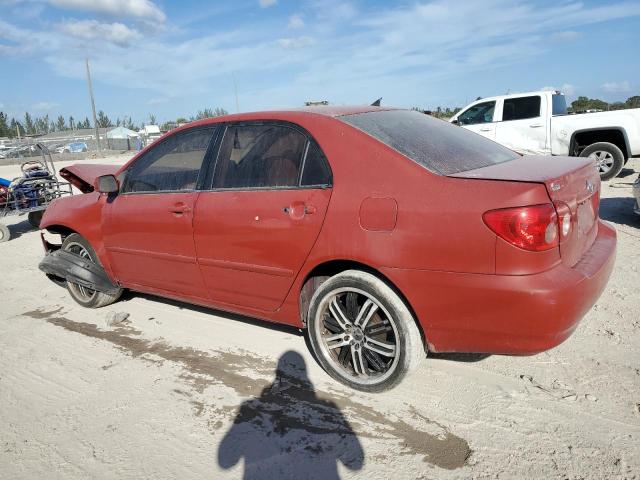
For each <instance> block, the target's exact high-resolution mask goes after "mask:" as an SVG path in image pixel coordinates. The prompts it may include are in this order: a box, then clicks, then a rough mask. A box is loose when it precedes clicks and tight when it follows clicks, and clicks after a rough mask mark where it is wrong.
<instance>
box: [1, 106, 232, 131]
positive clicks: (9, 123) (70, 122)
mask: <svg viewBox="0 0 640 480" xmlns="http://www.w3.org/2000/svg"><path fill="white" fill-rule="evenodd" d="M227 113H229V112H227V111H226V110H225V109H224V108H220V107H216V108H205V109H204V110H199V111H198V112H197V113H196V114H195V115H192V116H190V117H189V118H188V119H187V118H185V117H179V118H177V119H176V120H175V121H173V122H165V123H164V124H163V125H162V128H163V129H167V130H168V129H170V128H173V127H174V126H175V125H176V124H181V123H187V122H190V121H194V120H201V119H203V118H210V117H219V116H221V115H227ZM96 120H97V122H96V123H97V124H98V127H99V128H109V127H120V126H122V127H125V128H128V129H130V130H134V131H137V130H138V129H139V128H142V126H143V125H145V124H147V125H149V124H150V125H155V124H156V121H157V119H156V116H155V115H154V114H149V122H148V123H146V122H142V123H140V124H137V123H135V122H134V121H133V120H132V118H131V117H130V116H125V117H123V118H122V119H121V118H120V117H118V118H116V120H115V121H113V120H111V119H110V118H109V116H108V115H107V114H106V113H105V112H104V111H102V110H100V111H99V112H98V115H97V116H96ZM83 128H93V124H92V122H90V121H89V117H85V118H84V120H82V119H80V120H77V119H75V118H73V116H69V117H68V118H66V117H64V116H62V115H58V117H57V118H49V115H48V114H46V115H43V116H41V117H36V116H33V115H31V114H30V113H29V112H26V113H25V114H24V118H23V119H20V118H18V119H16V118H13V117H12V118H9V117H8V115H6V114H5V113H4V112H1V111H0V137H9V138H17V137H18V132H19V136H20V137H23V136H25V135H44V134H47V133H52V132H65V131H71V130H79V129H83Z"/></svg>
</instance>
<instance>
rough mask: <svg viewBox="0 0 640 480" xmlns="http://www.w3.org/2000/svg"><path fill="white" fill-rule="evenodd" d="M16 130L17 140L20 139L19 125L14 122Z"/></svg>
mask: <svg viewBox="0 0 640 480" xmlns="http://www.w3.org/2000/svg"><path fill="white" fill-rule="evenodd" d="M16 132H17V133H18V141H20V126H19V125H18V123H16Z"/></svg>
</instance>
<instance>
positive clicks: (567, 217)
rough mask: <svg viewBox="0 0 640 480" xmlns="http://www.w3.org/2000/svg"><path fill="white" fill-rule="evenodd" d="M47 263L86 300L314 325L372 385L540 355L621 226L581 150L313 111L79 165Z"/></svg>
mask: <svg viewBox="0 0 640 480" xmlns="http://www.w3.org/2000/svg"><path fill="white" fill-rule="evenodd" d="M62 174H63V176H65V178H67V179H68V180H69V181H71V182H72V183H74V184H75V185H76V186H77V187H79V188H80V189H81V190H82V191H83V192H85V194H84V195H76V196H74V197H70V198H62V199H59V200H57V201H55V202H54V203H53V204H52V205H51V206H50V207H49V209H48V210H47V212H46V214H45V215H44V218H43V219H42V224H41V226H42V228H45V229H47V230H48V231H49V232H51V233H55V234H59V235H60V236H61V241H60V242H59V243H58V244H55V242H46V241H45V247H46V249H47V255H46V257H45V259H44V260H43V261H42V263H41V265H40V268H41V269H42V270H43V271H44V272H46V273H47V274H48V275H49V276H50V277H52V278H54V279H57V280H59V281H65V282H66V285H67V287H68V290H69V293H70V294H71V296H72V297H73V298H74V299H75V300H76V301H77V302H78V303H80V304H81V305H84V306H86V307H92V308H94V307H101V306H104V305H108V304H110V303H112V302H115V301H116V300H117V299H118V297H119V296H120V294H121V292H122V289H125V288H126V289H131V290H136V291H140V292H148V293H152V294H156V295H160V296H163V297H170V298H175V299H179V300H183V301H186V302H191V303H194V304H199V305H207V306H210V307H214V308H217V309H222V310H227V311H232V312H238V313H241V314H245V315H250V316H254V317H259V318H263V319H265V320H269V321H272V322H277V323H283V324H288V325H293V326H296V327H302V328H306V330H307V332H308V335H309V339H310V343H311V345H312V347H313V350H314V353H315V356H316V358H317V359H318V361H319V362H320V364H321V365H322V366H323V367H324V368H325V370H326V371H327V373H329V375H331V376H332V377H334V378H335V379H337V380H339V381H341V382H343V383H345V384H348V385H350V386H352V387H353V388H357V389H361V390H365V391H381V390H385V389H388V388H391V387H392V386H394V385H396V384H397V383H398V382H399V381H400V380H401V379H402V378H403V377H404V376H405V375H406V374H407V373H408V372H410V371H411V370H412V369H414V368H415V367H416V366H417V365H418V364H419V362H420V361H421V360H422V359H423V358H424V357H425V353H426V352H427V351H431V352H489V353H506V354H531V353H536V352H540V351H542V350H546V349H549V348H552V347H554V346H555V345H558V344H559V343H561V342H562V341H564V340H565V339H566V338H567V337H569V335H571V333H572V332H573V330H574V329H575V328H576V325H577V323H578V321H579V320H580V319H581V318H582V317H583V316H584V315H585V313H586V312H587V311H588V310H589V308H590V307H591V306H592V305H593V304H594V302H595V301H596V300H597V299H598V296H599V295H600V294H601V292H602V290H603V289H604V287H605V285H606V283H607V280H608V278H609V276H610V274H611V270H612V268H613V263H614V258H615V250H616V234H615V231H614V230H613V229H612V228H611V227H610V226H608V225H607V224H606V223H604V222H602V221H601V220H599V218H598V203H599V190H600V180H599V178H598V174H597V172H596V169H595V168H594V167H593V165H592V162H591V160H589V159H586V158H569V157H567V158H562V157H527V156H524V157H523V156H520V155H518V154H516V153H514V152H512V151H511V150H508V149H506V148H504V147H502V146H500V145H498V144H497V143H494V142H491V141H489V140H486V139H484V138H483V137H481V136H479V135H476V134H474V133H471V132H469V131H467V130H464V129H462V128H459V127H456V126H452V125H449V124H447V123H445V122H442V121H439V120H436V119H433V118H431V117H429V116H427V115H423V114H420V113H416V112H411V111H406V110H396V109H388V108H377V107H365V108H333V107H329V108H316V109H309V110H300V111H281V112H263V113H251V114H239V115H229V116H225V117H219V118H215V119H208V120H203V121H200V122H195V123H192V124H189V125H187V126H185V127H182V128H179V129H176V130H174V131H172V132H170V133H169V134H167V135H165V136H164V137H163V138H162V139H160V140H159V141H157V142H156V143H154V144H153V145H151V146H150V147H149V148H147V149H145V150H143V151H142V152H140V154H138V155H137V156H136V157H135V158H133V159H132V160H131V161H130V162H129V163H128V164H126V165H124V166H123V167H110V166H105V165H84V166H81V165H76V166H73V167H68V168H67V169H65V170H63V172H62Z"/></svg>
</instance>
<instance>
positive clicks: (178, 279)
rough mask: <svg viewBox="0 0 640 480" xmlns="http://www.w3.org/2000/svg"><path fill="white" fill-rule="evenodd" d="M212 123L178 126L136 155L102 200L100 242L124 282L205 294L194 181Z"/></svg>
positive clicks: (199, 296)
mask: <svg viewBox="0 0 640 480" xmlns="http://www.w3.org/2000/svg"><path fill="white" fill-rule="evenodd" d="M214 131H215V128H198V129H192V130H186V131H183V132H179V133H177V134H175V135H172V136H170V137H168V138H167V139H165V140H163V141H161V142H160V143H158V144H157V145H155V146H154V147H153V148H152V149H151V150H150V151H149V152H147V153H146V154H145V155H144V156H142V157H140V158H139V159H137V160H136V161H135V162H134V163H133V164H132V165H131V167H130V168H129V169H128V170H127V171H126V173H125V175H124V180H123V184H122V185H121V188H120V192H119V194H118V195H117V196H116V197H115V198H113V199H112V201H110V202H109V203H108V204H107V205H106V206H105V215H104V224H103V232H104V243H105V247H106V250H107V255H108V257H109V260H110V263H111V266H112V269H113V270H114V272H115V274H116V277H117V278H118V280H120V281H121V282H122V283H123V284H124V285H125V286H129V287H134V288H135V287H142V289H145V287H146V288H151V289H153V290H161V291H163V292H166V293H168V294H177V295H178V296H184V297H191V298H196V299H206V298H207V293H206V290H205V288H204V284H203V282H202V277H201V275H200V270H199V268H198V264H197V262H196V254H195V247H194V244H193V227H192V220H193V211H194V206H195V199H196V197H197V190H196V186H197V182H198V177H199V173H200V170H201V166H202V163H203V160H204V158H205V156H206V153H207V149H208V148H209V144H210V143H211V139H212V138H213V134H214Z"/></svg>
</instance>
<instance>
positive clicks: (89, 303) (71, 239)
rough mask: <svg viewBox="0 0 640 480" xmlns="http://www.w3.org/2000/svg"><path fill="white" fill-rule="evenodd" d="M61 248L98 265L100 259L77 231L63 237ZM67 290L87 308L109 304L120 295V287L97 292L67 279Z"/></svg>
mask: <svg viewBox="0 0 640 480" xmlns="http://www.w3.org/2000/svg"><path fill="white" fill-rule="evenodd" d="M62 250H65V251H67V252H71V253H75V254H76V255H79V256H80V257H82V258H85V259H87V260H90V261H92V262H93V263H95V264H96V265H100V260H99V259H98V256H97V255H96V252H95V251H94V250H93V248H92V247H91V245H90V244H89V242H87V240H85V238H84V237H83V236H81V235H79V234H77V233H72V234H71V235H69V236H68V237H67V238H65V240H64V242H62ZM100 266H102V265H100ZM67 290H69V293H70V294H71V297H72V298H73V299H74V300H75V301H76V302H78V303H79V304H80V305H82V306H83V307H87V308H100V307H105V306H107V305H111V304H112V303H114V302H116V301H117V300H118V299H119V298H120V295H122V289H120V290H119V291H118V292H117V293H114V294H109V293H104V292H98V291H97V290H92V289H90V288H88V287H85V286H83V285H78V284H77V283H73V282H69V281H67Z"/></svg>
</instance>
